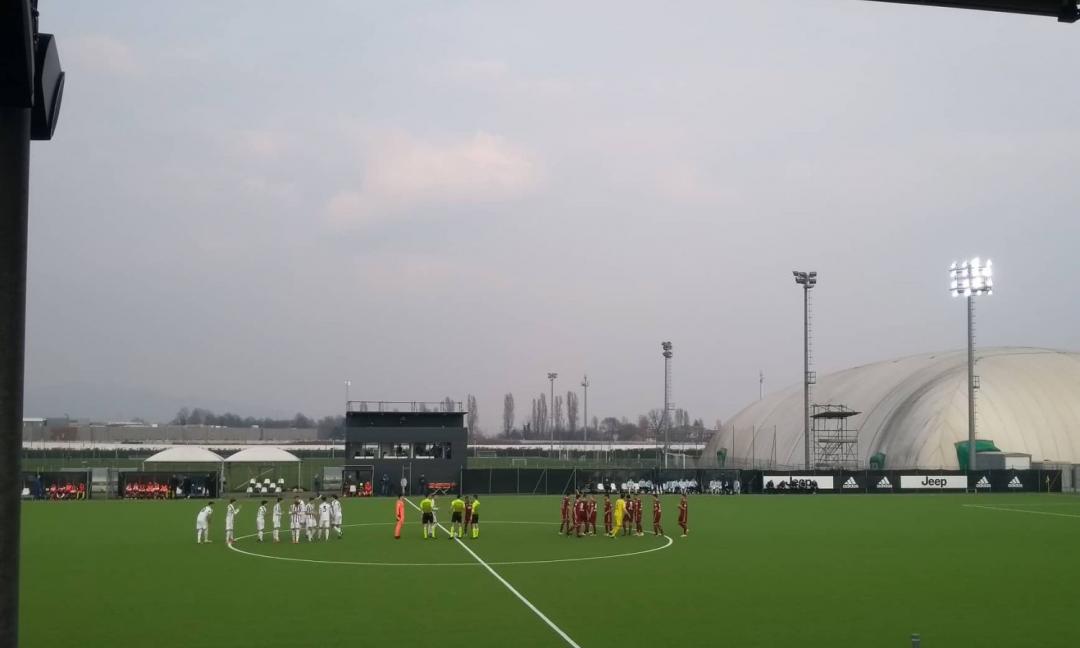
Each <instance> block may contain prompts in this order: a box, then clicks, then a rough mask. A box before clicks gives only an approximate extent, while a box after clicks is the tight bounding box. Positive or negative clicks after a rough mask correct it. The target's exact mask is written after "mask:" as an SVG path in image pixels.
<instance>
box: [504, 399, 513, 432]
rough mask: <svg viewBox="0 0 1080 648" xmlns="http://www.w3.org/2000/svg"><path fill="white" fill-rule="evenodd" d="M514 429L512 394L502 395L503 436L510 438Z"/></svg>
mask: <svg viewBox="0 0 1080 648" xmlns="http://www.w3.org/2000/svg"><path fill="white" fill-rule="evenodd" d="M513 430H514V395H513V394H507V395H506V396H503V436H505V437H506V438H508V439H509V438H510V432H512V431H513Z"/></svg>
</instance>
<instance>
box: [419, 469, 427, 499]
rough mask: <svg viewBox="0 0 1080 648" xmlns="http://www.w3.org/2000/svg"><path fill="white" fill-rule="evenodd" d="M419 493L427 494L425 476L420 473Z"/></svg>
mask: <svg viewBox="0 0 1080 648" xmlns="http://www.w3.org/2000/svg"><path fill="white" fill-rule="evenodd" d="M419 494H420V495H427V477H424V473H420V493H419Z"/></svg>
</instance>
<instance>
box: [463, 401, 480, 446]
mask: <svg viewBox="0 0 1080 648" xmlns="http://www.w3.org/2000/svg"><path fill="white" fill-rule="evenodd" d="M466 401H467V402H468V405H467V408H468V410H469V413H468V414H466V415H465V417H466V422H465V425H466V426H468V428H469V435H470V436H471V435H476V434H479V433H480V426H479V421H480V411H479V409H478V408H477V407H476V396H473V395H472V394H469V395H468V397H467V398H466Z"/></svg>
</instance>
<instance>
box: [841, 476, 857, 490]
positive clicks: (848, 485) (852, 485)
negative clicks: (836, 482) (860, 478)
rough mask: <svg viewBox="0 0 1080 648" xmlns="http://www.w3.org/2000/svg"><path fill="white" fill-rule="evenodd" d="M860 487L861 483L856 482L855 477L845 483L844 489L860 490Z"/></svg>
mask: <svg viewBox="0 0 1080 648" xmlns="http://www.w3.org/2000/svg"><path fill="white" fill-rule="evenodd" d="M858 487H859V483H858V482H856V481H855V478H854V477H848V478H847V481H846V482H844V488H858Z"/></svg>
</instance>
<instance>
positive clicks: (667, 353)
mask: <svg viewBox="0 0 1080 648" xmlns="http://www.w3.org/2000/svg"><path fill="white" fill-rule="evenodd" d="M660 348H661V349H662V350H663V355H664V413H663V415H661V417H660V426H661V427H663V428H664V460H663V463H662V464H661V465H662V466H663V467H664V468H667V458H668V446H669V445H670V434H669V431H670V430H671V419H670V418H669V415H670V411H671V408H672V407H673V406H674V403H672V402H671V357H672V356H673V355H675V354H674V352H673V351H672V349H673V347H672V345H671V342H661V343H660ZM657 432H658V433H659V430H657ZM656 437H657V443H659V439H660V435H659V434H657V435H656Z"/></svg>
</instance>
